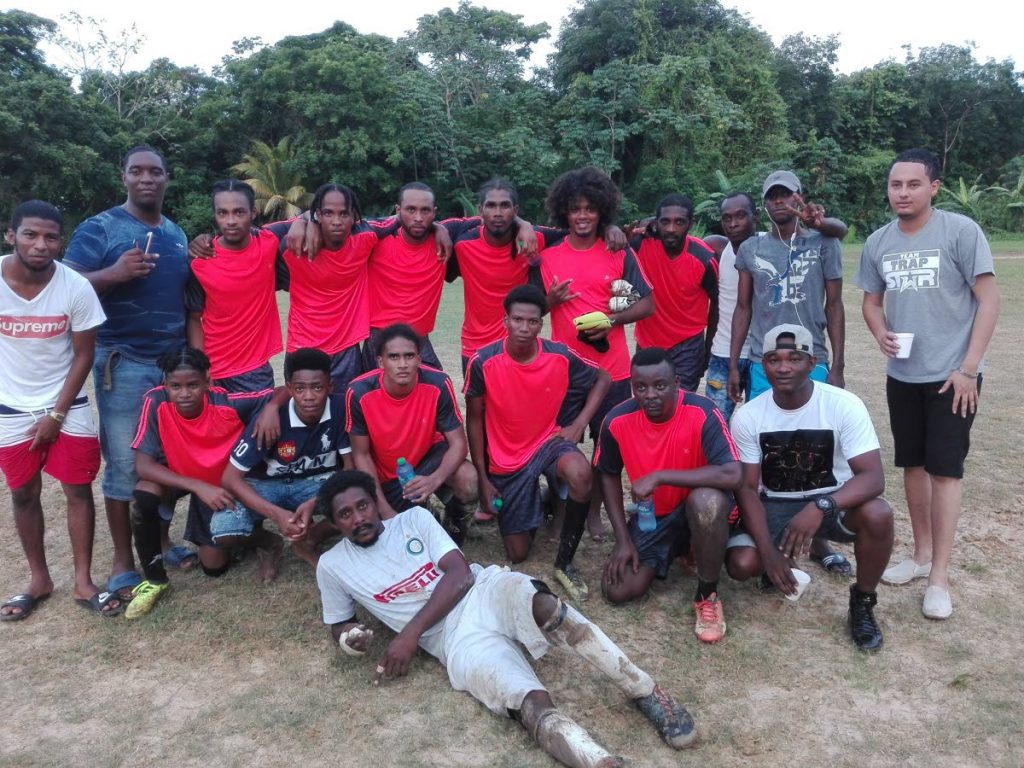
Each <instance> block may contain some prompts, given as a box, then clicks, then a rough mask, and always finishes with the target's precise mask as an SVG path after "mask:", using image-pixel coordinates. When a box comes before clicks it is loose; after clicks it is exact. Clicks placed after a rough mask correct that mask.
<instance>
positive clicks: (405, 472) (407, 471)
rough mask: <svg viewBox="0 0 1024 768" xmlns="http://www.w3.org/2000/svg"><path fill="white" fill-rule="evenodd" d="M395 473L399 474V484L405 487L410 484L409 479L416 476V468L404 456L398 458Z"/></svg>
mask: <svg viewBox="0 0 1024 768" xmlns="http://www.w3.org/2000/svg"><path fill="white" fill-rule="evenodd" d="M395 474H396V475H398V484H399V485H401V486H402V487H403V488H405V486H407V485H408V484H409V481H410V480H412V479H413V478H414V477H416V470H415V469H413V468H412V466H411V465H410V464H409V462H407V461H406V460H405V457H404V456H403V457H402V458H400V459H399V460H398V465H397V466H396V467H395Z"/></svg>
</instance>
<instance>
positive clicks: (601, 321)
mask: <svg viewBox="0 0 1024 768" xmlns="http://www.w3.org/2000/svg"><path fill="white" fill-rule="evenodd" d="M572 323H573V325H575V326H576V330H577V331H596V330H600V329H602V328H611V327H612V321H611V319H610V318H609V317H608V315H606V314H605V313H604V312H587V314H585V315H580V316H579V317H575V318H573V321H572Z"/></svg>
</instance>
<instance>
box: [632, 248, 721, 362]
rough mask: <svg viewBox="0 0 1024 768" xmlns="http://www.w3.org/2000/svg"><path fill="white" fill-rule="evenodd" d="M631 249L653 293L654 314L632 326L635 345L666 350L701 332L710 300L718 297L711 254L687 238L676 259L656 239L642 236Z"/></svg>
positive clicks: (706, 321) (706, 318)
mask: <svg viewBox="0 0 1024 768" xmlns="http://www.w3.org/2000/svg"><path fill="white" fill-rule="evenodd" d="M633 247H634V249H635V250H636V259H637V261H638V262H639V263H640V268H641V269H643V271H644V275H646V276H647V279H648V280H649V281H650V283H651V288H652V289H653V292H654V314H653V315H651V316H650V317H645V318H644V319H643V320H638V321H637V324H636V343H637V345H638V346H641V347H663V348H664V349H668V348H669V347H672V346H675V345H676V344H678V343H679V342H681V341H685V340H686V339H690V338H693V337H694V336H696V335H697V334H698V333H702V332H703V331H704V329H705V328H707V325H708V308H709V306H710V304H711V300H712V299H713V298H716V297H717V296H718V260H717V259H716V258H715V253H714V251H712V250H711V248H710V247H709V246H708V245H707V244H706V243H705V242H704V241H703V240H699V239H698V238H696V237H691V236H690V235H687V236H686V242H685V244H684V245H683V250H682V252H681V253H680V254H679V255H678V256H676V257H671V256H669V255H668V253H666V252H665V246H664V245H662V244H661V240H659V239H658V238H656V237H644V238H642V239H640V240H639V241H636V242H634V243H633Z"/></svg>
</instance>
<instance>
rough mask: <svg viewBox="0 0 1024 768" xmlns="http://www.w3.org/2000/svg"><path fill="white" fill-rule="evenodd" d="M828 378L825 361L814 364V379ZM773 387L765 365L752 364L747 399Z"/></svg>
mask: <svg viewBox="0 0 1024 768" xmlns="http://www.w3.org/2000/svg"><path fill="white" fill-rule="evenodd" d="M827 378H828V366H827V365H825V364H824V363H818V364H817V365H816V366H814V370H812V371H811V380H812V381H825V379H827ZM771 388H772V385H771V384H769V383H768V377H767V376H765V375H764V366H763V365H761V364H760V363H751V364H750V396H749V397H748V398H747V401H748V402H749V401H750V400H753V399H754V398H755V397H757V396H758V395H760V394H763V393H765V392H767V391H768V390H769V389H771Z"/></svg>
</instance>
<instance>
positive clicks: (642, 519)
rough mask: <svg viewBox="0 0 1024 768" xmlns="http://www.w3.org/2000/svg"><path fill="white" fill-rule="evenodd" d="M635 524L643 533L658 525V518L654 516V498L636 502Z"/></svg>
mask: <svg viewBox="0 0 1024 768" xmlns="http://www.w3.org/2000/svg"><path fill="white" fill-rule="evenodd" d="M636 514H637V520H636V523H637V526H639V528H640V530H641V531H643V532H644V533H650V532H651V531H653V530H654V529H655V528H657V527H658V520H657V518H656V517H655V516H654V499H646V500H644V501H638V502H637V503H636Z"/></svg>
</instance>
